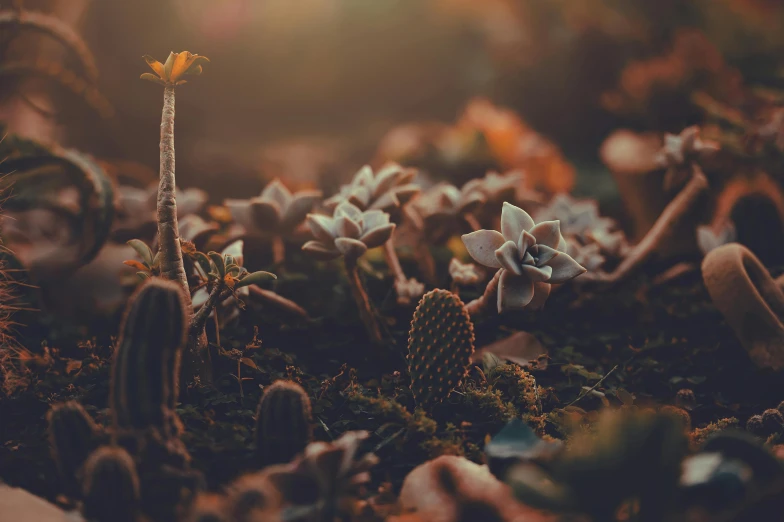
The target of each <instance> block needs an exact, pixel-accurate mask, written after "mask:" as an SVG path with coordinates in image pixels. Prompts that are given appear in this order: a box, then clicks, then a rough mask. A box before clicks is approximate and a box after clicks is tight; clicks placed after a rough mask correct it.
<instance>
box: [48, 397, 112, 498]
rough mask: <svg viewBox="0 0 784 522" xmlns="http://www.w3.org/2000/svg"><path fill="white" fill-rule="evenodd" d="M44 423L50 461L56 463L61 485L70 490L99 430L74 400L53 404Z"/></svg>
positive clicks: (95, 443)
mask: <svg viewBox="0 0 784 522" xmlns="http://www.w3.org/2000/svg"><path fill="white" fill-rule="evenodd" d="M47 420H48V421H49V445H50V449H51V452H52V459H53V460H54V461H55V463H56V464H57V469H58V471H59V472H60V477H61V478H62V480H63V484H64V485H65V486H66V488H67V489H69V490H72V489H73V486H74V484H77V478H78V476H79V472H80V470H81V468H82V466H83V465H84V463H85V461H86V460H87V457H88V456H89V455H90V452H91V451H92V450H93V449H95V446H96V445H97V440H98V437H99V434H100V431H99V429H98V427H97V426H96V424H95V422H93V419H92V418H91V417H90V415H89V414H88V413H87V412H86V411H85V410H84V408H83V407H82V405H81V404H79V403H78V402H76V401H68V402H65V403H63V404H58V405H55V406H54V407H52V409H51V410H49V413H48V414H47ZM69 492H70V493H74V492H75V491H69Z"/></svg>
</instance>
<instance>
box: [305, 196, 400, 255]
mask: <svg viewBox="0 0 784 522" xmlns="http://www.w3.org/2000/svg"><path fill="white" fill-rule="evenodd" d="M307 224H308V227H310V231H311V232H312V233H313V236H314V237H315V238H316V239H314V240H312V241H308V242H307V243H305V245H303V247H302V250H304V251H306V252H309V253H310V254H312V255H314V256H315V257H316V258H318V259H322V260H328V259H336V258H338V257H341V256H343V257H345V258H346V260H347V261H356V260H357V259H359V258H360V257H361V256H362V254H364V253H365V252H366V251H367V250H369V249H371V248H375V247H379V246H381V245H383V244H384V243H386V242H387V241H388V240H389V238H390V237H392V232H393V231H394V230H395V224H394V223H390V222H389V214H387V213H386V212H383V211H381V210H378V209H374V210H366V211H364V212H363V211H362V210H360V209H359V208H358V207H357V206H355V205H353V204H352V203H349V202H348V201H344V202H342V203H340V204H339V205H338V206H337V207H335V211H334V213H333V215H332V216H331V217H330V216H324V215H321V214H308V217H307Z"/></svg>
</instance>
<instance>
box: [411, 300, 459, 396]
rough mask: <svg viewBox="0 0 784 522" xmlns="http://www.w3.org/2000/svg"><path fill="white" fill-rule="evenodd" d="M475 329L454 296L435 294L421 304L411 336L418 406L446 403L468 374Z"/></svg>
mask: <svg viewBox="0 0 784 522" xmlns="http://www.w3.org/2000/svg"><path fill="white" fill-rule="evenodd" d="M473 353H474V325H473V323H471V319H470V317H469V316H468V312H467V311H466V309H465V305H464V304H463V302H462V301H461V300H460V298H459V297H457V296H456V295H455V294H453V293H452V292H448V291H446V290H433V291H432V292H428V293H427V294H425V295H424V296H422V299H421V300H420V301H419V305H418V306H417V309H416V311H415V312H414V318H413V319H412V320H411V330H410V332H409V335H408V373H409V375H410V376H411V391H412V392H413V393H414V399H415V400H416V402H417V404H419V405H422V406H431V405H432V404H434V403H439V402H441V401H443V400H444V399H445V398H446V397H447V396H448V395H449V394H450V393H451V392H452V390H454V389H455V388H456V387H457V386H458V384H460V381H461V380H462V379H463V377H464V376H465V374H466V373H467V371H468V366H469V365H470V364H471V354H473Z"/></svg>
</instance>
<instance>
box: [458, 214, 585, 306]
mask: <svg viewBox="0 0 784 522" xmlns="http://www.w3.org/2000/svg"><path fill="white" fill-rule="evenodd" d="M463 243H464V244H465V246H466V248H467V249H468V253H469V254H470V255H471V257H473V258H474V260H475V261H477V262H478V263H479V264H481V265H484V266H487V267H490V268H497V269H499V271H498V272H497V274H499V276H498V283H497V284H498V312H499V313H500V312H503V311H505V310H519V309H523V308H526V307H528V306H532V307H534V308H536V307H540V306H542V305H543V304H544V302H545V301H546V300H547V297H548V296H549V295H550V285H553V284H559V283H564V282H566V281H568V280H570V279H573V278H575V277H577V276H578V275H580V274H582V273H584V272H585V271H586V270H585V268H583V267H582V266H581V265H580V264H579V263H577V262H576V261H575V260H574V259H572V258H571V256H569V254H567V253H566V241H565V240H564V238H563V236H562V235H561V231H560V226H559V223H558V221H543V222H541V223H539V224H535V223H534V220H533V218H531V216H529V215H528V213H527V212H526V211H524V210H523V209H521V208H518V207H516V206H514V205H511V204H509V203H504V206H503V210H502V212H501V232H497V231H495V230H478V231H476V232H472V233H470V234H466V235H464V236H463Z"/></svg>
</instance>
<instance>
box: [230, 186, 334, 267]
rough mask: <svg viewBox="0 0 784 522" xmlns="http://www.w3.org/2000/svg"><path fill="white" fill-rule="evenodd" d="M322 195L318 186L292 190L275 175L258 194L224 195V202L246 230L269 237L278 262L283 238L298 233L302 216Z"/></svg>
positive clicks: (303, 218) (246, 231)
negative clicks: (247, 196) (251, 195)
mask: <svg viewBox="0 0 784 522" xmlns="http://www.w3.org/2000/svg"><path fill="white" fill-rule="evenodd" d="M321 196H322V193H321V191H320V190H302V191H299V192H294V193H292V192H291V191H290V190H289V189H288V188H287V187H286V186H285V185H284V184H283V183H281V181H280V180H279V179H274V180H272V181H271V182H270V183H269V184H268V185H267V186H266V187H265V188H264V190H263V191H262V192H261V195H259V196H257V197H255V198H251V199H227V200H226V201H225V202H224V204H225V205H226V207H227V208H228V209H229V212H230V213H231V217H232V218H233V219H234V221H235V223H238V224H239V225H241V226H242V227H243V228H244V229H245V233H246V234H249V235H253V236H268V237H271V238H272V240H273V246H274V252H275V262H281V261H283V254H284V252H283V240H284V238H290V237H292V236H295V235H297V234H296V233H297V232H298V229H299V228H300V226H301V225H302V224H303V223H304V221H305V216H307V214H308V212H310V211H311V210H313V206H314V205H315V204H316V202H317V201H318V200H319V199H321Z"/></svg>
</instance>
